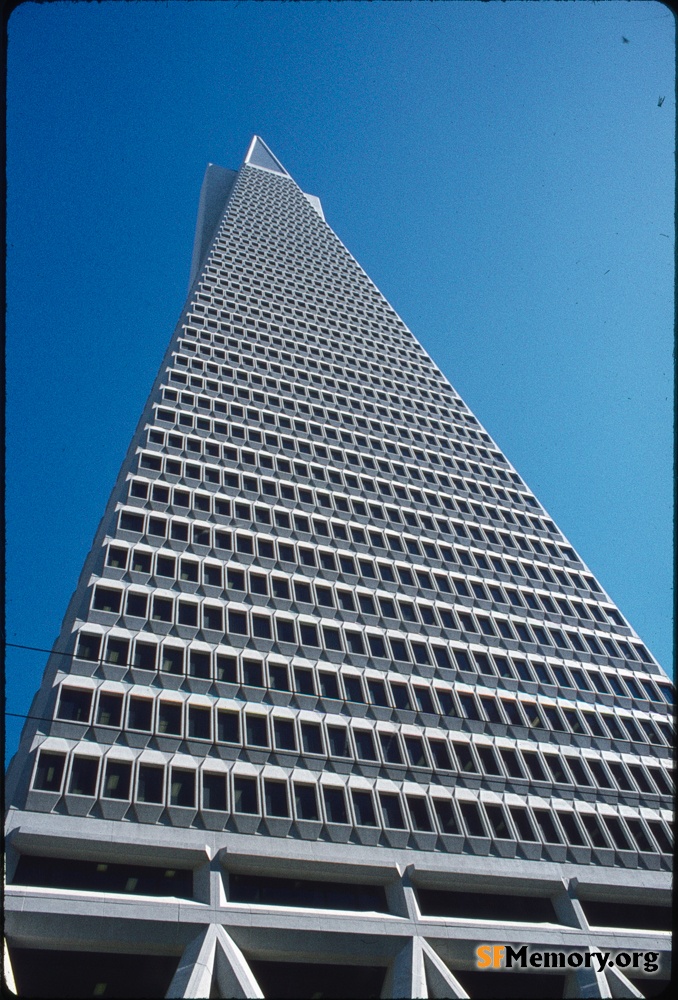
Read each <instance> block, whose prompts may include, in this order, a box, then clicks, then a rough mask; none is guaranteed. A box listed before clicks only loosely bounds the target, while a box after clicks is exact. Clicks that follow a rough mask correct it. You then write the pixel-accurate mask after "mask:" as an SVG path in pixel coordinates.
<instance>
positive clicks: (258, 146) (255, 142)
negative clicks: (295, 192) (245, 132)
mask: <svg viewBox="0 0 678 1000" xmlns="http://www.w3.org/2000/svg"><path fill="white" fill-rule="evenodd" d="M244 162H245V163H246V164H248V165H249V166H251V167H263V168H264V169H265V170H273V171H274V173H276V174H283V176H285V177H289V176H290V175H289V174H288V173H287V171H286V170H285V168H284V167H283V165H282V163H281V162H280V160H278V159H277V157H275V156H274V155H273V153H272V152H271V150H270V149H269V148H268V146H267V145H266V143H265V142H264V140H263V139H261V138H260V137H259V136H258V135H253V136H252V141H251V143H250V148H249V149H248V150H247V155H246V156H245V161H244Z"/></svg>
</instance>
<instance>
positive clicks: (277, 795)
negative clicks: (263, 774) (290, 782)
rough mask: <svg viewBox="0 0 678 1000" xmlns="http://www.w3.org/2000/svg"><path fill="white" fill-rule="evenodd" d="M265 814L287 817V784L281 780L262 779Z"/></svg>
mask: <svg viewBox="0 0 678 1000" xmlns="http://www.w3.org/2000/svg"><path fill="white" fill-rule="evenodd" d="M264 798H265V802H266V815H267V816H281V817H289V814H290V811H289V805H288V802H287V785H286V784H285V783H284V782H282V781H264Z"/></svg>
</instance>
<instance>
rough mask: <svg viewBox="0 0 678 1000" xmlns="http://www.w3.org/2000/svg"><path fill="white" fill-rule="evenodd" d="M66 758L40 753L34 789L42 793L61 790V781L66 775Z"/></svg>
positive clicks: (43, 751) (44, 751)
mask: <svg viewBox="0 0 678 1000" xmlns="http://www.w3.org/2000/svg"><path fill="white" fill-rule="evenodd" d="M65 760H66V758H65V756H64V755H63V754H57V753H48V752H47V751H46V750H41V751H40V756H39V757H38V766H37V768H36V770H35V778H34V781H33V788H36V789H38V790H39V791H42V792H58V791H60V789H61V779H62V778H63V773H64V763H65Z"/></svg>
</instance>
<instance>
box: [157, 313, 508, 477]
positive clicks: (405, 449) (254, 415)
mask: <svg viewBox="0 0 678 1000" xmlns="http://www.w3.org/2000/svg"><path fill="white" fill-rule="evenodd" d="M184 334H185V335H186V336H192V337H196V338H197V336H198V334H197V331H196V330H192V329H191V328H190V327H188V328H185V330H184ZM213 339H219V340H220V341H221V342H222V343H223V342H224V338H223V337H221V338H213V337H211V335H210V334H209V333H206V332H204V331H203V332H201V333H200V340H203V341H205V340H206V341H210V340H213ZM266 339H267V340H268V339H269V338H266ZM273 339H274V341H275V340H276V338H273ZM228 345H229V346H232V347H234V348H235V349H236V350H238V351H239V352H242V351H250V352H251V351H252V350H254V351H255V352H258V353H262V354H265V353H268V354H277V351H273V350H272V349H271V348H267V347H264V346H261V345H259V344H255V345H254V346H253V345H252V343H250V342H248V341H246V340H240V341H239V340H231V339H229V340H228ZM179 348H180V349H181V350H189V351H195V350H197V348H196V346H195V345H194V344H191V343H188V342H186V341H179ZM199 350H200V352H201V353H202V352H207V353H209V352H210V350H211V348H208V347H204V346H200V348H199ZM214 353H215V355H217V354H219V355H220V356H222V357H221V360H223V359H224V358H223V355H224V352H223V351H220V352H219V351H217V350H216V349H215V351H214ZM282 357H283V358H284V359H287V360H289V361H291V360H292V359H291V357H290V356H289V355H285V354H283V355H282ZM229 359H230V360H231V361H232V363H234V364H239V363H240V360H241V358H240V356H239V355H230V354H229ZM242 360H244V361H245V362H246V363H248V364H249V367H252V366H253V365H254V361H253V360H251V359H249V358H247V357H246V356H244V357H243V358H242ZM163 398H164V399H166V400H170V401H172V402H174V403H176V402H178V395H177V393H176V392H175V391H174V390H171V389H165V390H164V392H163ZM181 403H182V408H183V409H185V408H186V407H190V408H191V409H193V408H194V407H195V408H197V413H198V415H200V414H201V413H205V412H211V411H213V412H214V413H216V414H226V413H227V412H228V413H230V415H231V417H235V418H237V419H239V420H242V419H243V418H244V417H245V411H244V410H243V407H242V406H240V405H238V404H236V403H231V404H230V405H229V406H228V407H227V406H226V404H225V403H224V402H222V401H220V400H212V399H210V398H209V397H205V396H198V397H197V399H196V397H195V396H194V395H192V394H190V393H182V394H181ZM292 408H293V409H295V410H297V411H298V412H299V413H300V414H301V415H302V418H304V417H306V418H308V419H310V418H311V417H313V418H315V419H316V420H318V421H320V422H321V423H322V424H323V425H324V426H325V432H326V433H327V431H328V430H330V429H331V430H333V432H334V433H333V435H332V437H333V438H334V440H337V431H336V430H334V428H332V427H331V424H332V422H334V423H337V424H345V425H347V426H349V427H354V428H357V430H356V431H355V434H356V441H357V442H358V443H359V445H360V446H361V447H366V442H365V441H364V440H363V441H359V435H360V433H361V431H364V432H365V433H370V432H371V433H374V434H377V435H379V437H378V438H376V439H372V440H371V442H370V444H371V446H372V447H373V448H375V449H376V450H377V451H383V450H384V449H385V450H386V451H387V452H389V453H390V454H394V455H395V454H398V451H400V453H401V454H402V455H403V456H404V457H405V458H412V453H411V451H410V446H409V444H404V443H402V442H398V443H396V442H395V441H392V440H389V438H394V439H395V438H398V437H399V438H402V439H403V441H405V442H409V441H414V442H415V444H414V445H413V447H414V448H415V455H416V457H417V458H418V459H419V460H420V461H422V462H423V461H424V460H425V458H424V454H423V452H420V451H418V450H417V444H418V445H420V446H425V445H427V444H428V445H431V446H432V447H434V448H435V449H436V452H438V451H439V450H440V449H442V450H443V451H449V450H450V448H451V449H453V450H454V451H455V452H457V454H460V455H470V456H472V457H477V458H481V459H484V460H485V461H486V462H498V463H503V464H506V459H505V458H504V456H503V455H502V454H501V452H499V451H497V450H496V449H495V448H494V446H493V445H492V443H491V441H490V439H489V438H487V435H483V434H480V433H479V432H478V431H475V430H472V429H470V428H472V427H474V426H477V421H476V419H475V417H473V416H472V415H471V414H468V413H458V414H455V413H454V412H452V413H451V414H450V413H448V414H447V419H454V420H456V421H458V422H457V423H456V424H455V425H454V426H453V425H452V424H449V423H446V422H444V421H443V422H439V421H437V420H431V421H430V426H431V429H432V430H434V431H437V432H439V433H440V432H442V431H444V432H445V435H446V436H445V437H436V436H435V435H433V434H428V433H427V434H426V435H425V436H424V434H423V433H422V432H421V431H418V430H415V429H410V428H407V427H404V426H402V425H398V426H396V425H394V424H390V423H384V422H383V421H379V420H376V419H374V417H371V418H369V420H368V418H365V417H360V416H358V417H354V416H353V414H352V413H350V412H348V411H343V412H341V413H338V412H337V411H336V410H328V409H326V408H325V407H322V406H317V405H314V406H312V407H311V406H309V404H307V403H303V402H299V401H297V402H296V404H295V405H294V407H292ZM247 419H248V421H250V422H252V423H254V424H258V423H260V422H262V421H263V423H267V424H271V425H274V424H276V423H277V424H278V426H279V427H280V428H281V429H282V430H290V429H291V422H290V418H289V417H287V416H285V415H283V414H278V415H277V419H276V415H275V414H273V413H271V412H270V411H268V412H267V411H266V410H264V409H263V408H259V409H257V410H254V409H248V410H247ZM469 425H470V428H469ZM295 429H296V430H298V431H301V432H302V433H303V434H306V433H307V430H308V428H307V424H306V423H305V421H304V420H303V419H302V420H301V421H295ZM315 433H316V434H320V433H321V429H320V428H317V430H316V431H315ZM339 433H340V435H341V437H342V439H344V440H345V441H346V442H347V443H349V444H352V443H353V442H352V439H351V438H350V437H349V438H344V434H345V432H344V430H343V429H340V431H339ZM453 435H454V436H455V438H456V437H459V436H461V437H462V438H467V437H468V438H470V439H471V440H473V441H477V442H480V444H479V445H473V444H469V442H468V441H465V440H464V441H458V440H456V439H455V440H450V437H451V436H453ZM485 440H487V442H488V443H489V445H490V447H491V448H492V453H491V454H490V452H489V451H488V450H487V448H486V447H481V445H482V444H484V443H485ZM486 471H487V472H489V473H490V474H491V475H492V476H493V477H495V476H496V477H497V478H499V479H502V480H504V481H505V482H507V483H509V482H511V481H513V482H514V483H517V484H518V486H522V480H521V479H520V477H519V476H518V475H517V474H516V473H515V472H509V471H507V470H505V469H502V468H497V467H494V466H492V467H490V468H489V469H488V470H486Z"/></svg>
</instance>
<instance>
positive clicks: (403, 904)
mask: <svg viewBox="0 0 678 1000" xmlns="http://www.w3.org/2000/svg"><path fill="white" fill-rule="evenodd" d="M396 867H397V869H398V875H399V876H400V877H399V878H397V879H394V880H393V881H392V882H389V883H388V885H387V886H386V901H387V903H388V908H389V912H390V913H393V914H394V916H397V917H408V918H409V919H410V920H418V919H419V907H418V906H417V899H416V896H415V893H414V886H413V885H412V878H411V876H412V872H413V870H414V865H408V866H407V868H404V867H403V866H402V865H397V866H396Z"/></svg>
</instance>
